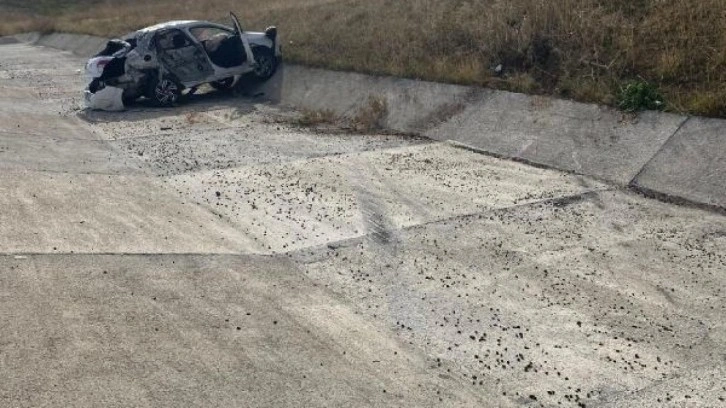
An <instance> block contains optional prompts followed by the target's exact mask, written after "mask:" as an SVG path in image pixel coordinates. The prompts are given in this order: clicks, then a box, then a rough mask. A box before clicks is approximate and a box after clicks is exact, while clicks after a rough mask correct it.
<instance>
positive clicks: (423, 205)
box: [0, 35, 726, 407]
mask: <svg viewBox="0 0 726 408" xmlns="http://www.w3.org/2000/svg"><path fill="white" fill-rule="evenodd" d="M23 39H24V40H27V41H31V42H34V43H37V44H39V45H46V46H51V47H56V48H61V49H69V50H75V51H76V52H77V53H78V54H79V55H81V56H84V55H88V54H89V53H91V52H92V50H93V49H95V48H97V47H98V46H99V45H101V44H102V43H103V40H101V39H94V38H93V37H78V36H70V35H51V36H44V37H37V36H36V37H34V38H31V37H30V36H26V37H25V38H23ZM0 44H4V45H0V55H1V56H2V58H0V87H2V92H0V168H2V170H3V172H2V174H0V191H3V192H4V194H2V195H0V205H1V206H2V208H4V209H6V210H5V211H3V212H2V213H0V237H2V240H1V241H0V253H3V254H4V255H2V256H0V270H2V274H0V310H5V311H9V312H5V313H0V326H2V327H4V328H9V329H7V330H3V331H2V332H1V333H0V361H2V365H0V372H1V373H2V374H0V375H2V377H3V378H5V379H6V381H4V382H2V383H0V400H2V401H3V405H12V406H40V405H56V406H65V405H75V406H98V405H113V404H117V405H132V406H210V405H214V406H239V405H250V406H275V407H277V406H290V407H293V406H344V405H345V406H411V407H421V406H472V407H480V406H559V405H562V406H574V407H578V406H579V407H582V406H588V407H592V406H598V407H619V406H633V407H645V406H669V405H671V406H683V405H689V404H690V405H694V406H719V405H723V404H724V400H725V399H726V383H724V380H723V379H724V378H726V372H725V371H724V365H723V364H722V362H723V359H724V358H726V348H725V347H724V344H726V342H725V341H724V339H726V322H725V321H724V315H725V313H724V312H726V301H725V300H724V296H723V288H724V287H726V276H724V270H726V240H725V239H726V219H725V218H724V217H723V216H721V215H720V214H717V213H714V212H712V211H703V210H701V209H697V208H690V207H681V206H674V205H669V204H667V203H663V202H659V201H655V200H649V199H647V198H644V197H642V196H640V195H639V194H633V193H632V192H629V191H628V190H627V189H624V188H622V187H626V186H628V185H637V186H639V187H638V188H640V189H643V190H646V189H648V190H649V191H653V193H652V194H664V195H665V197H667V198H668V199H672V197H674V196H680V197H683V200H688V202H698V203H701V204H702V205H704V206H709V208H711V209H713V208H717V207H718V208H720V207H722V206H723V203H724V202H723V198H724V195H723V185H721V184H719V180H718V177H717V176H718V175H719V172H718V170H719V169H720V168H721V167H719V166H722V165H723V161H722V160H723V159H722V157H723V156H724V155H723V154H721V155H719V152H723V150H722V149H723V146H722V145H723V143H721V142H720V140H719V129H720V126H721V123H722V122H721V121H717V120H706V119H700V118H691V119H688V120H686V118H683V117H679V116H676V115H660V114H655V113H646V114H643V115H640V116H638V117H629V116H624V115H622V114H620V113H618V112H614V111H612V110H609V109H606V108H601V107H596V106H590V105H580V104H574V103H571V102H567V101H557V100H552V99H549V98H537V97H535V98H532V97H526V96H523V95H515V94H507V93H500V92H493V91H487V90H479V89H472V88H466V87H458V86H450V85H442V84H430V83H421V82H416V81H408V80H401V79H394V78H374V77H370V76H365V75H359V74H350V73H336V72H327V71H321V70H314V69H309V68H305V67H298V66H287V67H285V69H284V71H283V72H281V75H280V76H279V77H278V78H277V80H276V81H273V82H272V83H270V84H268V85H267V86H266V87H265V88H264V89H262V90H261V91H263V92H264V93H265V95H266V96H267V97H268V98H269V99H272V100H273V101H277V102H279V103H281V104H286V105H290V106H298V107H302V108H307V109H311V110H335V112H336V114H338V115H343V116H349V117H352V116H356V115H357V114H358V112H359V111H360V110H361V109H364V110H365V108H366V106H368V105H369V104H370V103H371V101H378V102H381V101H382V102H381V103H379V106H380V105H381V104H382V105H385V106H386V107H387V109H386V111H385V114H383V115H381V116H380V117H379V118H377V120H380V123H381V124H382V125H383V126H384V127H386V128H388V129H391V130H393V131H395V132H399V133H406V134H412V133H415V134H419V135H423V136H426V138H423V137H410V136H409V137H402V136H397V135H395V134H376V133H362V134H349V133H346V132H339V131H333V132H326V131H311V130H308V129H305V128H300V127H299V126H296V125H292V124H290V123H287V122H285V121H284V120H281V119H280V117H281V113H280V112H279V111H278V110H277V109H276V108H275V107H274V105H270V104H260V103H258V102H259V100H255V99H244V98H239V99H231V98H222V97H216V96H215V95H214V94H213V93H209V94H202V95H200V96H199V97H198V98H197V99H195V100H194V101H193V102H191V103H189V104H187V105H184V106H181V107H179V108H177V109H167V110H158V109H151V108H146V107H143V106H142V107H138V108H137V107H132V108H131V109H130V110H129V111H128V112H125V113H102V112H81V111H79V110H78V105H79V102H80V101H79V96H78V90H79V87H80V86H81V85H82V84H81V80H80V77H79V75H78V74H77V73H76V72H75V71H76V69H78V68H80V66H81V64H82V63H83V59H82V58H79V57H76V56H73V55H71V54H69V53H63V52H58V51H55V50H51V49H49V48H43V47H31V46H28V45H26V44H21V43H14V44H13V43H10V41H6V40H4V41H2V42H0ZM51 66H52V68H50V67H51ZM51 72H52V73H51ZM361 90H365V91H364V92H361ZM451 140H453V141H454V142H451ZM441 141H445V142H441ZM719 149H721V150H719ZM482 152H484V153H486V154H481V153H482ZM694 155H699V156H698V157H699V160H693V163H688V166H689V167H688V168H687V169H683V168H681V167H685V164H681V163H685V160H686V159H689V158H690V157H693V156H694ZM502 157H505V158H512V159H515V160H509V159H507V160H503V159H501V158H502ZM521 162H524V163H521ZM669 166H673V167H669ZM555 168H559V169H561V170H563V171H559V170H555ZM694 180H698V181H699V182H700V184H699V183H695V182H694ZM678 183H686V184H688V185H687V186H685V187H687V188H683V189H681V188H680V186H679V184H678ZM719 189H721V190H719ZM656 192H657V193H656ZM120 401H128V404H122V403H121V402H120Z"/></svg>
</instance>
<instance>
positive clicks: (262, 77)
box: [251, 47, 277, 82]
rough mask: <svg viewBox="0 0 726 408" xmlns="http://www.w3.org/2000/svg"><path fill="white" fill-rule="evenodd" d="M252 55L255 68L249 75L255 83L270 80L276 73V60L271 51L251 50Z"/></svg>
mask: <svg viewBox="0 0 726 408" xmlns="http://www.w3.org/2000/svg"><path fill="white" fill-rule="evenodd" d="M252 55H253V56H254V57H255V67H254V70H253V71H252V72H251V75H252V77H253V78H254V79H256V80H257V81H260V82H263V81H267V80H268V79H270V78H272V76H273V75H275V71H277V58H276V57H275V53H274V52H273V51H272V49H270V48H267V47H254V48H252Z"/></svg>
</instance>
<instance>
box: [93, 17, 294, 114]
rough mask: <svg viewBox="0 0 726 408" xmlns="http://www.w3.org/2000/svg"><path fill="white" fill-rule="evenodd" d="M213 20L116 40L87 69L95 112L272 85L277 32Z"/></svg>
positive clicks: (170, 24) (278, 56)
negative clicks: (204, 88) (247, 84)
mask: <svg viewBox="0 0 726 408" xmlns="http://www.w3.org/2000/svg"><path fill="white" fill-rule="evenodd" d="M230 18H231V19H232V27H228V26H225V25H221V24H215V23H211V22H207V21H171V22H168V23H163V24H158V25H155V26H152V27H148V28H144V29H142V30H139V31H136V32H134V33H131V34H129V35H127V36H125V37H123V38H122V39H117V40H111V41H109V42H108V44H107V46H106V48H105V49H104V50H103V51H101V52H100V53H98V54H97V55H96V56H95V57H93V58H91V59H90V60H89V61H88V63H87V64H86V76H87V77H88V79H89V80H90V83H89V84H88V87H87V88H86V91H85V99H86V104H87V106H88V107H89V108H91V109H104V110H120V109H123V106H124V104H128V103H130V102H132V101H134V100H136V99H139V98H141V97H146V98H149V99H151V100H152V101H154V102H155V103H156V104H157V105H159V106H172V105H174V104H176V103H177V102H178V101H179V98H180V97H181V96H182V94H183V92H184V91H185V90H187V93H193V92H195V91H196V89H197V87H198V86H200V85H202V84H206V83H208V84H211V85H212V86H213V87H214V88H216V89H231V88H232V87H233V86H234V85H235V84H236V83H237V82H238V81H240V80H241V79H242V80H251V81H266V80H267V79H269V78H270V77H272V75H273V74H274V73H275V71H276V69H277V67H278V65H279V63H280V61H281V52H280V45H279V41H278V38H277V29H276V28H275V27H269V28H268V29H267V30H265V32H264V33H259V32H248V31H243V30H242V26H241V25H240V23H239V20H238V19H237V17H236V16H235V15H234V14H233V13H230Z"/></svg>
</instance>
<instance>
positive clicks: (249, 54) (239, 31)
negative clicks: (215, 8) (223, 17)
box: [229, 11, 256, 66]
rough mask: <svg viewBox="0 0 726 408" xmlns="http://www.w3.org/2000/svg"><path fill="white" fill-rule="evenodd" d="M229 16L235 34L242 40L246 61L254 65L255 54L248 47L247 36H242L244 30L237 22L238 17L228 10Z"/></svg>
mask: <svg viewBox="0 0 726 408" xmlns="http://www.w3.org/2000/svg"><path fill="white" fill-rule="evenodd" d="M229 17H230V18H231V19H232V25H233V26H234V29H235V31H236V32H237V35H239V38H240V39H241V40H242V47H244V50H245V54H247V61H249V63H250V65H253V66H254V65H255V64H256V62H255V56H254V55H252V47H250V42H249V41H248V40H247V37H245V36H244V31H242V25H240V23H239V19H238V18H237V16H236V15H235V14H234V13H233V12H231V11H230V12H229Z"/></svg>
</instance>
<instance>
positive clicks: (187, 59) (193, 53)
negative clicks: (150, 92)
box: [155, 28, 214, 84]
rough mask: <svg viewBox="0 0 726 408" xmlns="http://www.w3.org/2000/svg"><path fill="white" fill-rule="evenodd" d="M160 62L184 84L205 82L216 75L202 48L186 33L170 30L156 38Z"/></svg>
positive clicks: (174, 29) (157, 35) (164, 31)
mask: <svg viewBox="0 0 726 408" xmlns="http://www.w3.org/2000/svg"><path fill="white" fill-rule="evenodd" d="M155 45H156V51H157V54H158V56H159V61H161V63H162V64H163V66H164V68H166V69H167V70H168V71H169V72H171V73H172V74H174V75H175V76H176V77H177V79H179V81H181V82H182V83H183V84H189V83H195V82H204V81H205V80H206V79H207V78H209V77H210V76H212V75H213V74H214V68H213V67H212V64H211V63H210V62H209V60H208V59H207V54H206V53H205V52H204V50H203V49H202V47H201V46H200V45H199V44H197V43H196V42H195V41H193V40H192V39H191V38H190V37H189V36H188V35H187V34H186V33H185V32H184V31H182V30H179V29H176V28H169V29H165V30H161V31H159V32H158V33H157V34H156V36H155Z"/></svg>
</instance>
